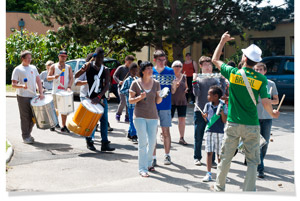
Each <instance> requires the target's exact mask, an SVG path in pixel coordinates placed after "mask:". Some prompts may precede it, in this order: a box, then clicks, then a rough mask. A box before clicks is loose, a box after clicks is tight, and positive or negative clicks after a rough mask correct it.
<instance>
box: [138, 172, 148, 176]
mask: <svg viewBox="0 0 300 201" xmlns="http://www.w3.org/2000/svg"><path fill="white" fill-rule="evenodd" d="M140 175H141V176H142V177H149V175H148V173H146V172H140Z"/></svg>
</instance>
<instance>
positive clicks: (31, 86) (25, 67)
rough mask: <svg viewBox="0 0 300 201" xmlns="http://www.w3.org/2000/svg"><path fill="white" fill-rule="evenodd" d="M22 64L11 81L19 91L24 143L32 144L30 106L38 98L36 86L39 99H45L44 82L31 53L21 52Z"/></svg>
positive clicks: (16, 68)
mask: <svg viewBox="0 0 300 201" xmlns="http://www.w3.org/2000/svg"><path fill="white" fill-rule="evenodd" d="M21 60H22V63H21V64H20V65H18V66H17V67H15V68H14V70H13V73H12V76H11V80H12V87H13V88H16V89H17V101H18V106H19V112H20V119H21V131H22V138H23V142H24V143H26V144H32V143H33V142H34V138H33V137H32V136H31V131H32V128H33V125H34V123H33V120H32V118H33V113H32V109H31V105H30V101H31V99H32V98H33V97H34V96H36V84H37V85H38V90H39V93H40V95H39V98H40V99H41V100H42V99H44V94H43V87H42V82H41V79H40V76H39V73H38V71H37V69H36V67H35V66H34V65H31V64H30V62H31V52H30V51H28V50H25V51H23V52H21Z"/></svg>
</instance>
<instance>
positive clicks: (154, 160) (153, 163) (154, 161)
mask: <svg viewBox="0 0 300 201" xmlns="http://www.w3.org/2000/svg"><path fill="white" fill-rule="evenodd" d="M156 166H157V163H156V159H153V160H152V167H156Z"/></svg>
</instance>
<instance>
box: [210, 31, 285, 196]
mask: <svg viewBox="0 0 300 201" xmlns="http://www.w3.org/2000/svg"><path fill="white" fill-rule="evenodd" d="M231 40H234V38H232V37H231V36H230V35H229V34H228V32H225V33H224V34H223V35H222V37H221V40H220V42H219V44H218V46H217V48H216V50H215V52H214V55H213V58H212V61H213V63H214V64H215V65H216V67H217V68H218V69H220V70H221V74H222V75H223V76H224V77H225V78H227V79H228V80H229V82H230V85H229V103H228V117H227V124H226V127H225V131H224V139H223V144H222V147H221V156H220V159H221V162H220V164H219V165H218V167H217V178H216V182H215V184H214V186H212V190H214V191H225V183H226V177H227V174H228V172H229V169H230V163H231V160H232V158H233V155H234V152H235V150H236V147H237V146H238V143H239V138H240V137H241V138H242V140H243V143H244V148H245V155H246V160H247V172H246V177H245V180H244V187H243V191H256V171H257V165H258V164H259V162H260V155H259V151H260V150H259V141H260V133H259V131H260V128H259V121H258V115H257V109H256V103H257V100H258V96H260V97H261V102H262V105H263V106H264V108H265V109H266V111H267V112H268V113H269V114H270V115H271V116H272V117H273V118H278V117H279V115H280V113H279V112H278V111H277V110H273V108H272V105H271V100H270V99H268V93H267V85H268V81H267V78H266V77H265V76H263V75H262V74H260V73H258V72H256V71H254V70H253V67H254V65H255V64H256V63H258V62H260V61H261V54H262V51H261V49H260V48H259V47H257V46H256V45H254V44H252V45H250V46H249V47H247V48H246V49H242V52H243V56H242V63H243V67H242V69H238V68H235V67H231V66H229V65H227V64H225V63H224V62H223V61H221V60H220V56H221V54H222V49H223V47H224V45H225V43H226V42H228V41H231ZM250 83H251V84H250Z"/></svg>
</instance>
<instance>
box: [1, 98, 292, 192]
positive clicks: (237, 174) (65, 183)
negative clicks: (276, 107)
mask: <svg viewBox="0 0 300 201" xmlns="http://www.w3.org/2000/svg"><path fill="white" fill-rule="evenodd" d="M12 97H14V96H12ZM78 105H79V102H75V108H77V107H78ZM6 108H7V110H6V127H7V131H6V133H7V139H9V141H10V142H11V143H12V144H13V145H14V147H15V154H14V156H13V158H12V160H11V161H10V163H9V166H10V167H11V168H10V169H9V171H8V173H7V182H6V184H7V186H6V189H7V191H9V192H10V193H9V195H15V193H14V192H209V187H210V185H212V184H213V182H208V183H204V182H202V178H203V177H204V176H205V174H206V166H205V163H206V153H205V151H204V143H203V147H202V150H203V151H202V155H203V159H202V163H204V165H202V166H195V165H194V163H193V142H194V136H193V135H194V126H193V107H192V106H191V105H189V106H188V111H187V120H186V130H185V133H186V134H185V140H186V141H187V142H188V143H189V144H188V145H187V146H183V145H180V144H179V143H178V141H179V133H178V128H177V118H174V119H173V126H172V127H171V135H172V147H171V157H172V162H173V163H172V164H171V165H168V166H167V165H163V156H164V149H163V144H162V142H161V141H160V138H159V134H158V135H157V143H158V145H157V148H158V149H157V160H158V167H157V168H156V172H154V173H150V177H149V178H141V177H140V176H139V174H138V156H137V155H138V152H137V150H138V145H135V144H133V143H132V142H130V141H128V140H127V138H126V136H127V130H128V124H127V123H125V122H124V115H123V116H122V118H121V122H120V123H118V122H117V121H116V120H115V118H114V117H115V113H116V110H117V104H116V103H111V102H110V103H109V114H108V116H109V122H110V124H111V127H113V128H114V131H112V132H109V140H110V141H111V142H112V143H111V146H112V147H115V148H116V150H115V151H114V152H111V153H103V152H100V151H96V152H92V151H89V150H88V149H86V144H85V139H84V138H83V137H81V136H79V135H76V134H72V133H71V134H62V133H59V132H51V131H50V130H40V129H37V128H36V127H34V129H33V132H32V135H33V137H34V138H35V140H36V142H35V143H34V144H33V145H28V144H24V143H23V142H22V138H21V134H20V128H19V125H20V120H19V112H18V106H17V101H16V99H15V98H9V97H7V98H6ZM59 121H60V122H61V119H60V117H59ZM158 133H160V129H159V132H158ZM271 138H272V142H270V145H269V150H268V154H267V156H266V159H265V166H266V168H265V169H266V171H265V173H266V178H265V179H258V180H257V191H258V192H278V193H287V194H288V195H295V184H294V112H293V111H292V109H288V110H282V113H281V116H280V118H279V119H276V120H274V121H273V128H272V136H271ZM282 147H284V149H282ZM96 148H97V150H99V149H100V134H99V132H96ZM243 162H244V156H243V155H242V154H240V153H238V154H237V155H236V156H235V157H234V158H233V161H232V164H231V169H230V172H229V174H228V182H227V185H226V191H227V192H242V186H243V181H244V177H245V171H246V166H245V165H243ZM212 173H213V174H212V176H213V179H215V176H216V169H213V170H212Z"/></svg>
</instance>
